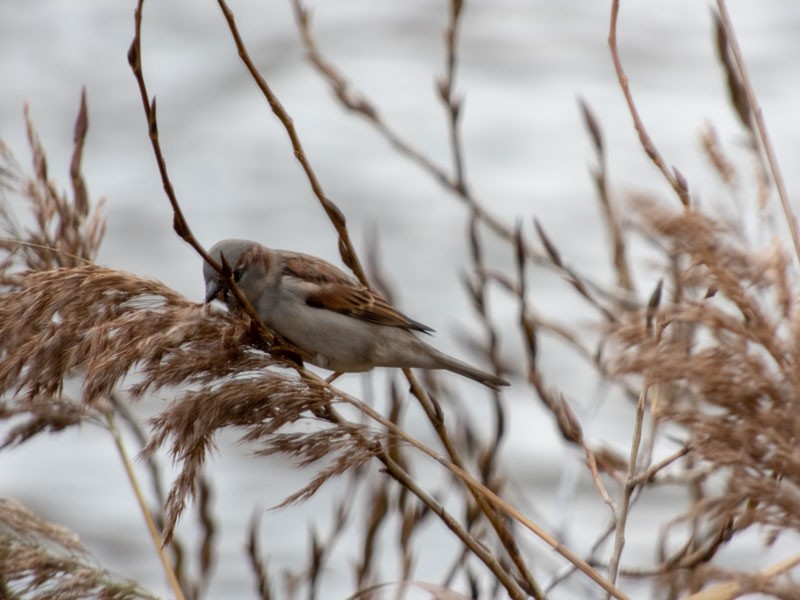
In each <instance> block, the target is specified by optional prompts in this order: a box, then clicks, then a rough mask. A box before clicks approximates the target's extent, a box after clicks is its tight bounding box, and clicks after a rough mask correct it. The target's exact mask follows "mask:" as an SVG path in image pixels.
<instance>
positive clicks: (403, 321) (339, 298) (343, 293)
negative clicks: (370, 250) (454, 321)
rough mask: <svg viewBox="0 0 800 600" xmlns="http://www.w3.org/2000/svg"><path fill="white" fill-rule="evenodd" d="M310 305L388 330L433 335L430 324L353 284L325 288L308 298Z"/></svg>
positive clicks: (322, 287) (309, 295)
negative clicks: (408, 315)
mask: <svg viewBox="0 0 800 600" xmlns="http://www.w3.org/2000/svg"><path fill="white" fill-rule="evenodd" d="M306 304H308V305H309V306H313V307H314V308H323V309H325V310H330V311H333V312H337V313H341V314H343V315H347V316H349V317H353V318H355V319H361V320H362V321H369V322H370V323H376V324H378V325H385V326H387V327H400V328H402V329H413V330H416V331H422V332H425V333H430V332H431V331H433V329H431V328H430V327H428V326H427V325H423V324H422V323H420V322H419V321H415V320H414V319H410V318H409V317H407V316H406V315H404V314H403V313H401V312H400V311H398V310H397V309H395V308H394V307H392V306H391V305H390V304H389V303H388V302H386V300H384V299H383V298H381V297H380V296H378V295H377V294H375V293H374V292H371V291H370V290H368V289H367V288H365V287H354V286H353V285H352V284H351V285H340V284H338V285H337V284H333V285H324V286H320V287H319V288H318V289H317V290H315V291H313V292H311V293H310V294H308V296H307V297H306Z"/></svg>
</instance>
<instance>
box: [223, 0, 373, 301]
mask: <svg viewBox="0 0 800 600" xmlns="http://www.w3.org/2000/svg"><path fill="white" fill-rule="evenodd" d="M217 4H219V7H220V9H222V14H223V15H224V16H225V21H226V22H227V23H228V29H230V32H231V36H233V41H234V43H235V44H236V50H237V51H238V52H239V58H241V59H242V62H243V63H244V65H245V66H246V67H247V70H248V71H249V72H250V76H251V77H252V78H253V81H255V82H256V85H258V89H259V90H261V93H262V94H264V97H265V98H266V99H267V102H268V103H269V107H270V109H272V112H273V114H274V115H275V116H276V117H277V118H278V120H279V121H280V122H281V124H282V125H283V127H284V129H286V133H287V134H288V135H289V141H290V142H291V144H292V149H293V150H294V156H295V158H296V159H297V161H298V162H299V163H300V166H301V167H302V168H303V171H305V174H306V177H308V181H309V183H310V184H311V189H312V190H313V191H314V195H315V196H316V197H317V199H318V200H319V203H320V204H321V205H322V208H323V209H324V210H325V214H326V215H328V218H329V219H330V220H331V223H333V226H334V227H335V228H336V233H337V234H338V235H339V253H340V254H341V256H342V261H344V264H345V265H347V266H348V267H349V268H350V270H352V271H353V273H354V274H355V276H356V277H357V278H358V280H359V281H360V282H361V283H363V284H364V285H368V284H369V282H368V281H367V276H366V273H365V272H364V268H363V267H362V266H361V262H360V261H359V260H358V256H357V255H356V252H355V250H354V248H353V244H352V242H351V241H350V234H349V233H348V231H347V221H346V219H345V217H344V214H343V213H342V211H341V210H339V207H338V206H336V205H335V204H334V203H333V202H332V201H331V200H329V199H328V198H327V197H326V196H325V192H324V191H323V190H322V185H321V184H320V182H319V180H318V179H317V176H316V174H315V173H314V169H312V168H311V163H309V162H308V159H307V158H306V153H305V151H304V150H303V145H302V144H301V143H300V138H299V137H298V136H297V130H296V129H295V127H294V122H293V121H292V118H291V117H290V116H289V113H288V112H287V111H286V109H285V108H284V107H283V104H281V102H280V100H279V99H278V97H277V96H276V95H275V93H274V92H273V91H272V88H270V86H269V84H268V83H267V81H266V79H264V77H262V75H261V73H259V71H258V68H257V67H256V65H255V63H253V59H252V58H250V53H249V52H248V51H247V47H246V46H245V44H244V41H243V40H242V36H241V34H240V33H239V28H238V26H237V25H236V19H235V18H234V16H233V11H232V10H231V9H230V7H229V6H228V4H227V3H226V2H225V0H217Z"/></svg>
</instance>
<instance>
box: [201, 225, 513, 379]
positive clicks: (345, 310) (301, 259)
mask: <svg viewBox="0 0 800 600" xmlns="http://www.w3.org/2000/svg"><path fill="white" fill-rule="evenodd" d="M209 254H210V255H211V256H212V257H213V258H215V259H216V260H218V261H220V262H221V261H222V259H223V257H224V259H225V261H226V262H227V263H228V264H229V265H230V266H231V270H232V274H233V280H234V281H235V282H236V285H237V287H238V288H239V289H240V290H241V292H242V293H243V294H244V296H245V297H246V298H247V300H248V301H249V302H250V304H251V305H252V306H253V308H254V309H255V311H256V313H258V316H259V318H260V319H261V320H262V321H263V322H264V324H265V325H266V326H267V327H269V328H270V329H271V330H273V331H275V332H276V333H278V334H280V335H281V336H282V337H284V338H286V339H287V340H288V341H290V342H291V343H292V344H294V345H295V346H297V347H298V348H299V349H300V350H302V351H303V353H304V354H305V355H306V356H307V357H308V358H307V360H308V362H310V363H311V364H314V365H316V366H318V367H322V368H324V369H328V370H331V371H334V372H335V374H339V373H351V372H360V371H369V370H370V369H373V368H374V367H398V368H412V367H413V368H421V369H446V370H448V371H452V372H453V373H457V374H459V375H463V376H464V377H468V378H470V379H473V380H475V381H477V382H479V383H482V384H483V385H485V386H488V387H490V388H492V389H495V390H497V389H499V388H500V387H501V386H507V385H510V384H509V382H508V381H506V380H505V379H503V378H501V377H497V376H496V375H492V374H490V373H486V372H484V371H481V370H480V369H477V368H475V367H472V366H470V365H468V364H466V363H464V362H462V361H460V360H458V359H456V358H453V357H452V356H449V355H447V354H444V353H443V352H440V351H439V350H437V349H436V348H434V347H433V346H431V345H429V344H427V343H426V342H424V341H422V340H421V339H420V338H418V337H417V335H416V334H418V333H422V334H430V333H431V332H432V331H433V329H431V328H430V327H428V326H427V325H423V324H422V323H420V322H418V321H415V320H413V319H411V318H409V317H407V316H406V315H404V314H403V313H401V312H400V311H398V310H397V309H395V308H393V307H392V306H391V305H390V304H389V303H388V302H387V301H386V300H384V299H383V298H381V297H380V296H379V295H378V294H377V293H375V292H374V291H372V290H370V289H369V288H367V287H365V286H363V285H362V284H361V283H359V282H358V281H357V280H355V279H354V278H352V277H350V276H348V275H346V274H345V273H344V272H342V271H341V270H340V269H338V268H336V267H335V266H333V265H332V264H330V263H328V262H326V261H324V260H322V259H321V258H317V257H315V256H310V255H308V254H301V253H299V252H290V251H287V250H273V249H270V248H266V247H264V246H262V245H261V244H258V243H256V242H251V241H248V240H223V241H221V242H217V243H216V244H214V246H212V247H211V249H210V250H209ZM203 277H204V279H205V286H206V289H205V302H206V303H207V304H208V303H210V302H211V301H213V300H215V299H221V300H223V301H224V302H225V303H226V304H227V305H228V307H229V308H235V306H236V303H237V301H236V299H235V297H234V296H233V294H231V293H230V291H229V290H228V288H227V284H226V282H225V281H223V279H222V278H221V277H220V275H219V274H218V273H217V272H216V271H215V270H214V268H213V267H212V266H211V265H209V264H208V263H204V264H203Z"/></svg>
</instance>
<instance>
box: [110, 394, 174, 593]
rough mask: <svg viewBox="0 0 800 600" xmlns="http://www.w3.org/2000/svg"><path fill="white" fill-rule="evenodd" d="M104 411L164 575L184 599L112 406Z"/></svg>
mask: <svg viewBox="0 0 800 600" xmlns="http://www.w3.org/2000/svg"><path fill="white" fill-rule="evenodd" d="M104 412H105V417H106V425H107V428H108V431H109V432H110V433H111V436H112V437H113V438H114V444H115V445H116V447H117V453H118V454H119V456H120V458H121V459H122V464H123V465H124V467H125V474H126V475H127V476H128V482H129V483H130V484H131V489H132V490H133V493H134V496H136V502H137V503H138V504H139V510H140V511H141V512H142V516H143V517H144V521H145V524H146V525H147V531H148V532H149V534H150V539H151V540H152V541H153V546H155V549H156V554H158V558H159V560H160V561H161V567H162V568H163V569H164V575H166V577H167V581H169V585H170V587H171V588H172V593H173V594H174V595H175V598H176V599H177V600H183V599H184V595H183V590H182V589H181V585H180V583H179V582H178V578H177V576H176V575H175V571H174V570H173V568H172V563H170V560H169V557H167V553H166V549H165V546H164V544H163V543H162V537H161V534H160V533H159V531H158V529H157V528H156V523H155V520H154V519H153V515H152V513H151V512H150V509H149V508H148V507H147V501H146V500H145V499H144V494H143V493H142V488H141V486H140V485H139V480H138V479H137V478H136V473H134V472H133V465H132V463H131V460H130V457H129V456H128V451H127V450H126V449H125V443H124V442H123V441H122V435H120V432H119V429H117V425H116V422H115V421H114V415H113V413H112V411H111V407H110V406H109V407H108V408H107V410H105V411H104Z"/></svg>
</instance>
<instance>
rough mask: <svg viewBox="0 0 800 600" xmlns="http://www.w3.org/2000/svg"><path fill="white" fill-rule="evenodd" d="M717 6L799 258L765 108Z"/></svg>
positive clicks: (721, 0) (798, 236) (723, 9)
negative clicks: (763, 109)
mask: <svg viewBox="0 0 800 600" xmlns="http://www.w3.org/2000/svg"><path fill="white" fill-rule="evenodd" d="M717 8H718V9H719V15H720V19H721V21H722V26H723V27H724V28H725V35H726V37H727V40H728V45H729V46H730V48H731V51H732V52H733V57H734V60H735V61H736V66H737V68H738V70H739V75H740V77H741V80H742V84H743V86H744V91H745V93H746V94H747V100H748V102H749V103H750V107H751V109H752V111H753V114H754V116H755V120H756V126H757V127H758V138H759V140H761V147H762V149H763V151H764V154H766V157H767V163H769V168H770V172H771V173H772V179H773V181H774V182H775V187H776V188H777V190H778V197H779V198H780V200H781V208H782V209H783V216H784V218H785V219H786V225H787V227H788V228H789V233H790V234H791V236H792V243H793V244H794V253H795V257H796V258H797V259H798V260H800V232H799V231H798V225H797V216H796V215H795V214H794V211H793V210H792V205H791V202H790V200H789V193H788V192H787V190H786V182H785V181H784V178H783V173H782V172H781V167H780V164H779V163H778V157H777V156H776V154H775V149H774V148H773V146H772V139H771V138H770V135H769V131H767V123H766V121H765V120H764V112H763V111H762V110H761V105H759V103H758V97H757V96H756V92H755V90H754V89H753V84H752V82H751V81H750V74H749V72H748V70H747V65H746V64H745V62H744V57H743V56H742V50H741V48H740V47H739V39H738V38H737V36H736V30H735V29H734V27H733V23H732V21H731V17H730V14H729V13H728V6H727V4H726V3H725V0H717Z"/></svg>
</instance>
